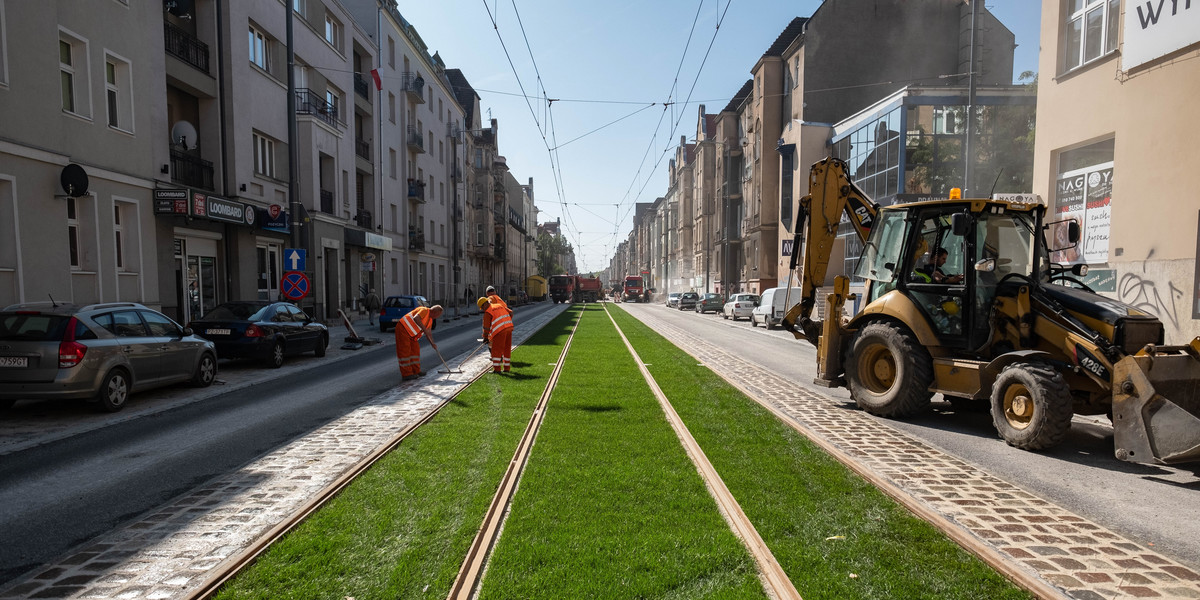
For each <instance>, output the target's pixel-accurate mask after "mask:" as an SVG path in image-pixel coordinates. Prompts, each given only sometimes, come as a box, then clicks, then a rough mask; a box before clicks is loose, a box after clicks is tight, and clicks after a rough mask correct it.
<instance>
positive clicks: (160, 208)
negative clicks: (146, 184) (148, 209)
mask: <svg viewBox="0 0 1200 600" xmlns="http://www.w3.org/2000/svg"><path fill="white" fill-rule="evenodd" d="M154 214H156V215H182V216H187V217H200V218H205V219H208V220H211V221H220V222H223V223H236V224H238V225H248V226H251V227H253V226H254V224H255V222H256V221H257V219H256V216H257V215H256V213H255V212H254V209H253V207H251V206H248V205H246V204H242V203H241V202H235V201H233V200H226V199H224V198H218V197H216V196H209V195H208V194H205V193H203V192H197V191H195V190H190V189H186V188H185V189H159V190H154Z"/></svg>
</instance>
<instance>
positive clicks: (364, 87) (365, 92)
mask: <svg viewBox="0 0 1200 600" xmlns="http://www.w3.org/2000/svg"><path fill="white" fill-rule="evenodd" d="M354 93H356V94H358V95H359V96H362V97H363V98H364V99H366V101H367V102H370V101H371V86H370V84H368V83H367V80H366V79H365V78H364V77H363V76H362V75H361V74H359V73H355V74H354Z"/></svg>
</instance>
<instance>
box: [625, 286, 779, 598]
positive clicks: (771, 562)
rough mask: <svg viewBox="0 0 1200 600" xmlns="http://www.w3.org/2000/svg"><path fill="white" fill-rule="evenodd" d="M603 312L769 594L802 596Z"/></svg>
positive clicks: (775, 596)
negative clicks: (648, 386)
mask: <svg viewBox="0 0 1200 600" xmlns="http://www.w3.org/2000/svg"><path fill="white" fill-rule="evenodd" d="M604 313H605V314H606V315H608V318H609V320H610V321H612V324H613V327H616V328H617V333H618V334H620V335H621V340H622V341H624V342H625V347H626V348H627V349H628V350H629V353H630V354H632V355H633V359H634V361H635V362H637V366H638V369H639V370H641V372H642V377H643V378H645V379H646V383H648V384H649V385H650V389H651V390H652V391H653V392H654V397H655V398H657V399H658V403H659V404H660V405H661V406H662V409H663V412H664V413H665V414H666V416H667V421H668V422H670V423H671V428H672V429H674V430H675V435H677V436H678V437H679V441H680V442H681V443H682V444H683V447H684V449H685V450H686V451H687V453H688V456H689V457H690V458H691V459H692V463H693V464H695V465H696V470H697V471H699V472H700V477H701V478H703V479H704V483H705V484H706V485H707V487H708V491H709V493H710V494H712V497H713V499H714V500H716V501H717V506H718V507H719V508H720V509H721V514H722V515H723V516H724V517H725V520H726V522H728V523H729V526H730V528H731V529H733V531H734V533H735V534H736V535H737V536H738V537H739V538H740V539H741V540H742V544H744V545H745V546H746V550H748V551H749V552H750V556H751V557H753V558H754V562H755V563H756V564H757V565H758V573H759V578H760V579H761V580H762V582H763V587H765V588H766V591H767V593H768V595H770V596H771V597H772V598H775V599H777V600H801V598H800V592H798V591H797V590H796V587H795V586H794V585H792V580H791V579H790V578H789V577H788V575H787V573H785V572H784V570H783V567H782V566H780V564H779V561H778V560H776V559H775V555H774V554H772V553H771V549H770V548H768V547H767V543H766V542H765V541H763V539H762V536H760V535H759V534H758V530H757V529H755V528H754V524H753V523H751V522H750V518H749V517H747V516H746V513H745V512H743V511H742V507H741V505H740V504H738V501H737V499H736V498H734V497H733V493H732V492H730V491H729V488H728V487H727V486H726V485H725V481H724V480H722V479H721V475H720V474H719V473H717V470H716V468H715V467H713V465H712V463H711V462H709V460H708V456H707V455H705V454H704V449H703V448H701V447H700V444H699V443H698V442H696V438H694V437H692V433H691V431H689V430H688V428H687V425H686V424H684V422H683V419H681V418H680V417H679V413H677V412H675V407H673V406H671V401H670V399H668V398H667V396H666V394H664V393H663V391H662V389H661V388H659V387H658V382H657V381H655V379H654V376H653V375H651V374H650V370H649V369H647V368H646V364H645V363H644V362H642V358H641V356H639V355H638V353H637V350H634V348H633V344H631V343H630V342H629V338H627V337H625V332H624V331H622V330H621V326H620V325H617V321H616V319H613V316H612V313H610V312H609V311H608V307H607V306H605V307H604Z"/></svg>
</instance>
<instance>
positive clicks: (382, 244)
mask: <svg viewBox="0 0 1200 600" xmlns="http://www.w3.org/2000/svg"><path fill="white" fill-rule="evenodd" d="M364 238H365V239H364V240H363V241H364V244H363V245H364V246H366V247H368V248H374V249H376V250H391V249H392V238H390V237H388V236H386V235H379V234H377V233H367V234H366V235H365V236H364Z"/></svg>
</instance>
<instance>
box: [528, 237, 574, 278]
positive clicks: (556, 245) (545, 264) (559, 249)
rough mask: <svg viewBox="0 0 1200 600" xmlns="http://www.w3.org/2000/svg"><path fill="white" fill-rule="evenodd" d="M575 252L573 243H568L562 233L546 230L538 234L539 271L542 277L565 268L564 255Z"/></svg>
mask: <svg viewBox="0 0 1200 600" xmlns="http://www.w3.org/2000/svg"><path fill="white" fill-rule="evenodd" d="M571 252H574V249H573V248H572V247H571V244H569V243H567V240H566V238H564V237H563V236H562V234H558V235H550V234H549V233H546V232H544V231H543V232H541V233H539V234H538V239H537V272H538V275H541V276H542V277H550V276H551V275H557V274H559V273H562V272H563V271H564V270H565V267H563V266H562V262H560V261H561V260H562V257H564V256H566V255H567V254H569V253H571Z"/></svg>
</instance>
